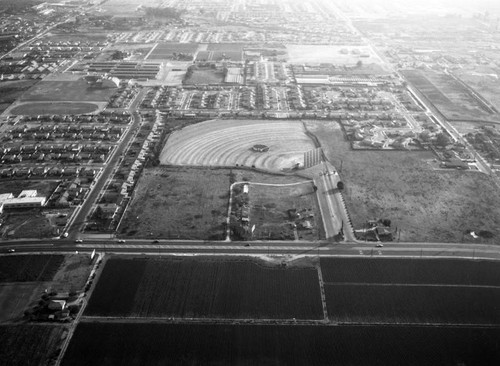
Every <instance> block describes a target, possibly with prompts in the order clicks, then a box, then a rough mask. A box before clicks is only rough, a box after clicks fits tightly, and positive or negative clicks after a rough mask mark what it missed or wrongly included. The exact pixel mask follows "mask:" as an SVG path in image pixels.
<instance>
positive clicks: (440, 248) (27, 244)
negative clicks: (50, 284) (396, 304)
mask: <svg viewBox="0 0 500 366" xmlns="http://www.w3.org/2000/svg"><path fill="white" fill-rule="evenodd" d="M9 249H10V250H12V249H14V250H15V252H14V253H50V252H55V253H57V252H75V251H78V252H86V253H90V252H92V251H93V250H94V249H95V250H96V251H97V252H104V253H116V254H131V255H141V254H145V255H158V254H160V255H248V256H282V257H285V258H289V259H293V257H296V256H351V257H353V256H354V257H410V258H438V257H441V258H468V259H492V260H500V246H497V245H485V244H463V243H396V242H391V243H384V247H382V248H377V247H375V243H373V242H371V243H370V242H368V243H350V244H346V243H332V242H328V241H321V242H305V241H301V242H293V241H290V242H285V241H269V242H265V241H258V242H255V241H253V242H229V243H228V242H222V241H218V242H208V241H183V240H179V241H162V240H160V242H159V243H152V242H151V240H133V241H130V240H127V242H126V243H118V241H116V240H95V241H87V240H86V241H85V242H83V243H78V244H75V243H74V242H71V241H69V240H52V241H49V240H46V241H36V240H33V241H12V242H2V243H1V244H0V252H1V253H9Z"/></svg>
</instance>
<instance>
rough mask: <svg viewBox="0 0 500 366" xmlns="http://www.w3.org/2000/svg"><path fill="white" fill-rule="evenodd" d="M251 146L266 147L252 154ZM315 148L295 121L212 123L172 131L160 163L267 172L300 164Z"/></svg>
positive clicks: (216, 121) (224, 121)
mask: <svg viewBox="0 0 500 366" xmlns="http://www.w3.org/2000/svg"><path fill="white" fill-rule="evenodd" d="M254 145H265V146H267V147H269V150H268V151H266V152H255V151H253V150H252V147H253V146H254ZM314 148H315V145H314V143H313V141H312V140H311V139H310V138H309V137H308V136H307V135H306V133H305V130H304V127H303V124H302V123H301V122H299V121H285V122H283V121H259V120H213V121H206V122H202V123H198V124H196V125H193V126H188V127H185V128H183V129H182V130H180V131H175V132H174V133H173V134H172V135H171V136H170V137H169V139H168V141H167V144H166V145H165V147H164V149H163V151H162V153H161V157H160V161H161V163H162V164H169V165H200V166H227V167H235V166H246V167H256V168H260V169H264V170H268V171H281V170H282V169H291V168H292V167H293V166H295V164H301V165H303V164H304V152H306V151H309V150H312V149H314Z"/></svg>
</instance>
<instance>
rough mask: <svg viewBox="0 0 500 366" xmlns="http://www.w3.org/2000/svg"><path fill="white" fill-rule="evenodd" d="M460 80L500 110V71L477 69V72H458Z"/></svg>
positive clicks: (484, 68)
mask: <svg viewBox="0 0 500 366" xmlns="http://www.w3.org/2000/svg"><path fill="white" fill-rule="evenodd" d="M456 73H457V74H458V76H459V77H460V79H462V80H463V81H464V82H466V83H467V85H469V86H470V87H472V88H474V90H476V91H477V92H478V93H479V94H481V95H482V96H483V97H484V98H485V99H486V100H487V101H489V102H490V103H491V104H493V105H494V106H495V107H496V109H500V96H499V94H498V90H499V88H500V78H499V73H500V70H498V69H496V68H491V69H489V68H486V67H482V68H477V69H475V70H461V71H456Z"/></svg>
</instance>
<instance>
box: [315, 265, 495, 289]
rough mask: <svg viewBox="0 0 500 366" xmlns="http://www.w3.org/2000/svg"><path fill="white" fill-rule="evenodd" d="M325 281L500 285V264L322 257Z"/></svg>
mask: <svg viewBox="0 0 500 366" xmlns="http://www.w3.org/2000/svg"><path fill="white" fill-rule="evenodd" d="M321 271H322V273H323V279H324V281H325V282H336V283H394V284H398V283H405V284H408V283H410V284H436V285H437V284H449V285H477V286H500V264H499V263H498V262H495V261H470V260H461V259H453V260H451V259H425V260H423V259H394V258H373V259H366V258H363V259H362V258H322V259H321Z"/></svg>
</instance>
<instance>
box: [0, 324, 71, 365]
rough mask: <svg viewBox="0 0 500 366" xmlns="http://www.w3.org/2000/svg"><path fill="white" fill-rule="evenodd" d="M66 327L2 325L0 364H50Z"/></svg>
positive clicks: (0, 331) (0, 329) (0, 327)
mask: <svg viewBox="0 0 500 366" xmlns="http://www.w3.org/2000/svg"><path fill="white" fill-rule="evenodd" d="M64 329H65V328H63V327H61V326H52V325H43V326H42V325H36V324H35V325H26V324H23V325H2V326H0V344H1V345H2V346H1V347H0V365H9V366H27V365H35V366H36V365H48V364H50V363H51V362H52V361H53V360H55V358H56V357H57V355H58V350H57V347H58V346H59V343H60V340H61V336H62V333H63V331H64Z"/></svg>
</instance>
